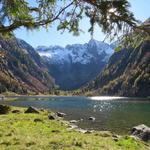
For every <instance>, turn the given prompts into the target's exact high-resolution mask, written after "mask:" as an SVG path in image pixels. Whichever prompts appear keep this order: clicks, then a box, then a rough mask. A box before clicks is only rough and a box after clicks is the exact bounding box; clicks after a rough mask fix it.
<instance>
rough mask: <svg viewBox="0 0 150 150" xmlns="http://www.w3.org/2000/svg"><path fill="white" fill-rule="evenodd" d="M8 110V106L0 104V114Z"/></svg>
mask: <svg viewBox="0 0 150 150" xmlns="http://www.w3.org/2000/svg"><path fill="white" fill-rule="evenodd" d="M9 111H10V106H7V105H0V114H7V113H8V112H9Z"/></svg>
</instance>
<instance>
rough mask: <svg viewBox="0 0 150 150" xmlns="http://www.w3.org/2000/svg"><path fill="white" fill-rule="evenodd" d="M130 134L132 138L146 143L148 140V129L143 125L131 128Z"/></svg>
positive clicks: (149, 138)
mask: <svg viewBox="0 0 150 150" xmlns="http://www.w3.org/2000/svg"><path fill="white" fill-rule="evenodd" d="M131 134H132V136H134V137H137V138H139V139H141V140H143V141H145V142H147V141H148V140H150V127H148V126H146V125H144V124H141V125H138V126H135V127H133V128H132V130H131Z"/></svg>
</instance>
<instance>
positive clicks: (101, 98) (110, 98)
mask: <svg viewBox="0 0 150 150" xmlns="http://www.w3.org/2000/svg"><path fill="white" fill-rule="evenodd" d="M88 98H90V99H91V100H100V101H103V100H118V99H119V100H120V99H125V98H126V97H117V96H93V97H88Z"/></svg>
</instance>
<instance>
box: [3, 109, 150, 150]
mask: <svg viewBox="0 0 150 150" xmlns="http://www.w3.org/2000/svg"><path fill="white" fill-rule="evenodd" d="M11 109H12V110H14V109H15V110H16V109H17V110H19V111H20V113H12V110H11V111H10V112H9V113H8V114H5V115H0V150H30V149H32V150H81V149H85V150H148V149H149V148H148V145H145V144H144V143H143V142H141V141H138V140H134V139H133V138H130V137H127V136H125V137H121V138H119V139H117V140H116V139H114V137H113V135H112V134H110V133H108V132H93V133H86V134H83V133H80V132H77V131H73V130H68V125H66V123H64V122H63V121H62V120H49V119H48V114H49V113H50V112H48V111H41V112H40V113H39V114H25V113H24V111H25V108H15V107H12V108H11Z"/></svg>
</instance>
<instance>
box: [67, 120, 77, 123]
mask: <svg viewBox="0 0 150 150" xmlns="http://www.w3.org/2000/svg"><path fill="white" fill-rule="evenodd" d="M69 122H70V123H77V122H78V121H77V120H70V121H69Z"/></svg>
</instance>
